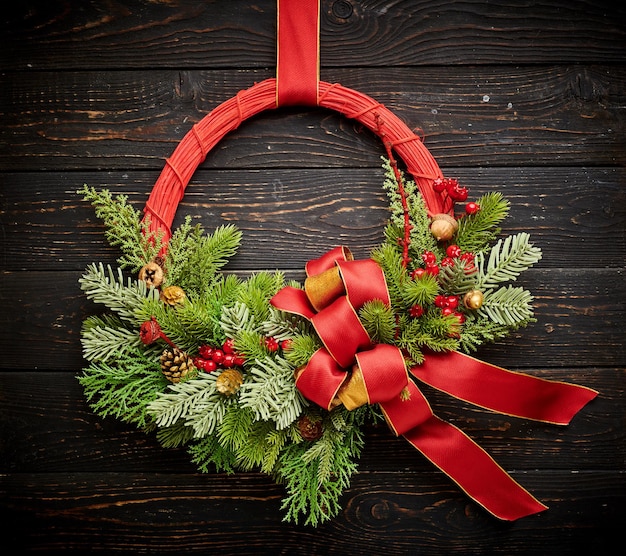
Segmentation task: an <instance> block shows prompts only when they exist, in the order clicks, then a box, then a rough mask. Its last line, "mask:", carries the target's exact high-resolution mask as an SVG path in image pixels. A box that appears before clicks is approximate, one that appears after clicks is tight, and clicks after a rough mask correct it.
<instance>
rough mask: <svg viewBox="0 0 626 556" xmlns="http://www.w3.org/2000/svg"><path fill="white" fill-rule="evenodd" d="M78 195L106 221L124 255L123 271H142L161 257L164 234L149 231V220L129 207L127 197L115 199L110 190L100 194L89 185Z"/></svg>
mask: <svg viewBox="0 0 626 556" xmlns="http://www.w3.org/2000/svg"><path fill="white" fill-rule="evenodd" d="M78 193H79V194H82V195H83V198H84V199H85V201H89V202H90V203H91V204H92V205H93V207H94V209H95V213H96V216H97V217H98V218H100V219H101V220H102V221H103V223H104V225H105V226H106V231H105V237H106V239H107V241H108V242H109V244H110V245H111V246H113V247H116V246H118V247H119V249H120V251H121V252H122V253H123V255H122V256H121V257H120V258H118V263H119V265H120V267H121V268H128V269H130V270H131V271H132V272H138V271H139V269H140V268H141V267H142V266H144V265H145V264H146V263H148V262H149V261H151V260H152V259H153V258H154V257H155V256H156V255H157V254H158V252H159V250H160V246H161V240H162V234H155V233H153V232H150V231H149V226H150V222H149V220H145V221H142V218H141V213H140V212H139V211H138V210H135V209H134V208H133V207H132V206H131V205H129V204H128V197H127V196H126V195H118V196H117V197H115V198H113V196H112V195H111V193H110V192H109V191H108V190H106V189H105V190H102V191H100V192H98V191H96V189H95V188H93V187H88V186H87V185H84V186H83V189H81V190H79V191H78Z"/></svg>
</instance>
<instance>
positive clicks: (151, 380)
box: [78, 350, 167, 427]
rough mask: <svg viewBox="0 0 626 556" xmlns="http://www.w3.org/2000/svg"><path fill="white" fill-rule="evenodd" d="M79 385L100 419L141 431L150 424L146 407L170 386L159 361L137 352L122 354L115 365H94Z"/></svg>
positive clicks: (88, 369) (81, 378)
mask: <svg viewBox="0 0 626 556" xmlns="http://www.w3.org/2000/svg"><path fill="white" fill-rule="evenodd" d="M78 381H79V382H80V384H81V385H82V386H83V388H84V389H85V396H86V398H87V401H88V402H89V405H90V406H91V408H92V409H93V411H94V412H95V413H96V414H97V415H99V416H101V417H107V416H109V415H111V416H113V417H116V418H118V419H120V420H122V421H124V422H128V423H135V424H136V425H137V426H139V427H146V426H147V425H148V424H149V423H150V421H151V419H150V417H149V415H148V412H147V407H148V405H149V404H150V403H151V402H152V400H154V399H155V398H156V397H157V396H158V394H159V392H161V391H162V390H163V389H164V388H165V385H166V384H167V380H166V379H165V377H164V376H163V374H162V373H161V369H160V366H159V364H158V361H156V360H155V361H149V360H146V359H145V358H144V357H143V354H142V353H141V352H140V351H138V350H129V352H128V353H123V354H120V355H119V357H118V359H117V361H116V362H115V363H113V364H109V363H105V362H99V363H95V362H92V363H91V364H90V365H89V367H87V368H86V369H85V370H84V371H83V374H82V375H80V376H79V377H78Z"/></svg>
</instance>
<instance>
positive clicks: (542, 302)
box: [0, 269, 626, 370]
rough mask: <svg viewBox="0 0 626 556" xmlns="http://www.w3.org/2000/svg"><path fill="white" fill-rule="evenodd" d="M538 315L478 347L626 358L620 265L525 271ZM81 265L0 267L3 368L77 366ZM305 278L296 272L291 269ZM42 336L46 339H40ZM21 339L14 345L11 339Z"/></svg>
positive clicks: (625, 289)
mask: <svg viewBox="0 0 626 556" xmlns="http://www.w3.org/2000/svg"><path fill="white" fill-rule="evenodd" d="M525 274H527V276H525V277H524V282H523V284H524V287H526V288H528V289H529V290H530V291H531V292H533V295H534V297H535V302H534V306H535V308H536V314H535V316H536V317H537V322H536V323H534V324H531V325H530V326H528V327H527V328H524V329H521V330H519V331H517V332H515V333H513V334H512V335H511V336H509V337H508V338H507V339H505V340H502V341H500V342H498V343H497V344H494V345H489V346H485V347H484V348H483V349H481V351H480V353H481V354H482V355H481V356H484V357H488V360H489V361H490V362H491V363H494V364H497V365H503V366H507V365H510V366H513V367H539V366H544V367H550V368H552V367H568V366H571V365H576V366H583V367H584V366H593V365H608V366H619V365H626V353H625V348H624V343H623V331H624V319H623V315H624V299H626V285H625V282H624V280H623V275H624V273H623V270H621V269H595V270H593V269H585V270H584V271H579V270H562V271H561V270H535V269H531V270H529V271H527V272H526V273H525ZM80 275H81V273H80V272H30V271H26V272H5V273H2V274H0V305H1V306H2V307H3V313H2V317H1V319H2V320H0V324H1V325H2V327H1V328H0V351H1V352H2V353H3V357H2V361H1V362H0V368H3V369H41V370H44V369H50V370H60V369H73V370H76V369H79V368H80V367H81V366H82V358H81V349H80V326H81V322H82V320H83V319H84V318H85V317H87V316H88V315H90V314H94V313H96V312H98V311H100V310H101V308H100V307H96V306H95V305H94V304H93V303H91V302H89V301H87V300H86V299H85V297H84V295H83V294H82V292H81V291H80V288H79V285H78V279H79V277H80ZM294 276H299V278H300V279H303V278H304V274H303V273H302V272H300V273H298V274H294ZM43 338H45V341H43V340H42V339H43ZM15 345H18V346H22V347H23V349H19V350H16V349H14V346H15Z"/></svg>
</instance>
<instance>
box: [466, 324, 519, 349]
mask: <svg viewBox="0 0 626 556" xmlns="http://www.w3.org/2000/svg"><path fill="white" fill-rule="evenodd" d="M515 328H516V327H512V326H507V325H504V324H499V323H496V322H493V321H491V320H489V319H488V318H486V317H475V316H473V315H470V316H469V317H468V318H467V320H466V321H465V323H464V324H463V333H462V334H461V338H460V348H461V350H462V351H464V352H465V353H471V352H473V351H476V349H478V347H479V346H481V345H482V344H484V343H487V342H495V341H496V340H499V339H501V338H504V337H506V336H508V335H509V334H510V333H511V331H512V330H514V329H515Z"/></svg>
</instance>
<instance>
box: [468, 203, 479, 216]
mask: <svg viewBox="0 0 626 556" xmlns="http://www.w3.org/2000/svg"><path fill="white" fill-rule="evenodd" d="M479 210H480V205H479V204H478V203H467V205H465V212H466V213H467V214H476V213H477V212H478V211H479Z"/></svg>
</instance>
